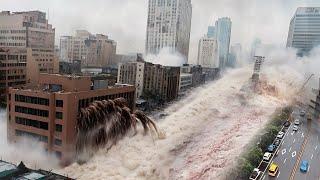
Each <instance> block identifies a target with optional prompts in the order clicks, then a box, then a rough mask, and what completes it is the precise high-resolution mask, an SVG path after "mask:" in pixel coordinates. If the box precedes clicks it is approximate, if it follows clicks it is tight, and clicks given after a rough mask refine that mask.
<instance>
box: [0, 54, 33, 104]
mask: <svg viewBox="0 0 320 180" xmlns="http://www.w3.org/2000/svg"><path fill="white" fill-rule="evenodd" d="M26 61H27V50H26V49H25V48H0V103H1V102H5V101H6V97H7V92H8V89H9V87H21V86H23V85H25V84H26V66H27V62H26Z"/></svg>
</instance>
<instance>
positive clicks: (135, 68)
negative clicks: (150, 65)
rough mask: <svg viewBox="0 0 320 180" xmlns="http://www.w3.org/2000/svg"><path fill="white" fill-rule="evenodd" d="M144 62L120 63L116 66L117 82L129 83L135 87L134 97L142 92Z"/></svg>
mask: <svg viewBox="0 0 320 180" xmlns="http://www.w3.org/2000/svg"><path fill="white" fill-rule="evenodd" d="M143 81H144V62H128V63H120V64H119V67H118V80H117V82H118V83H121V84H131V85H134V86H135V87H136V97H138V98H139V97H140V96H141V95H142V93H143Z"/></svg>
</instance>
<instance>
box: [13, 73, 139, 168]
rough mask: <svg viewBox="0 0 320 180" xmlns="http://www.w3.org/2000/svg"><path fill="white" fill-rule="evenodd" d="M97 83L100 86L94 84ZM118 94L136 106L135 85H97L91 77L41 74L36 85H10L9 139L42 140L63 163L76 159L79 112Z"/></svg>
mask: <svg viewBox="0 0 320 180" xmlns="http://www.w3.org/2000/svg"><path fill="white" fill-rule="evenodd" d="M94 87H98V88H96V89H95V88H94ZM118 97H124V98H125V99H127V101H128V103H129V106H130V108H132V109H134V108H135V88H134V86H130V85H118V86H114V87H101V86H95V85H94V84H93V82H92V81H91V78H90V77H80V76H63V75H56V74H41V76H40V78H39V85H38V87H36V88H28V87H25V88H24V89H19V88H10V89H9V95H8V104H7V109H8V123H7V124H8V127H7V128H8V131H7V133H8V140H9V141H10V142H16V141H17V140H18V139H19V138H20V137H21V136H29V137H33V138H35V139H37V140H39V141H40V142H41V143H42V144H43V146H44V147H45V149H46V150H47V151H48V152H52V153H55V154H56V155H57V157H58V158H60V159H61V162H62V164H69V163H70V162H72V160H73V159H74V152H75V139H76V132H75V125H76V120H77V116H78V112H79V110H80V109H81V108H85V107H87V106H88V105H89V104H90V103H91V102H93V101H95V100H107V99H114V98H118Z"/></svg>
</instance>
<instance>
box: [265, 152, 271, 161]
mask: <svg viewBox="0 0 320 180" xmlns="http://www.w3.org/2000/svg"><path fill="white" fill-rule="evenodd" d="M271 156H272V154H271V153H269V152H266V153H264V155H263V160H265V161H270V159H271Z"/></svg>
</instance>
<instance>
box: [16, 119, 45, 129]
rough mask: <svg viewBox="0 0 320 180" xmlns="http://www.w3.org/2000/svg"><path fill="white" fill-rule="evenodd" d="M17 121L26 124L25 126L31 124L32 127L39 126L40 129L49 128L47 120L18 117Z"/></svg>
mask: <svg viewBox="0 0 320 180" xmlns="http://www.w3.org/2000/svg"><path fill="white" fill-rule="evenodd" d="M16 123H17V124H21V125H25V126H31V127H34V128H38V129H44V130H48V123H47V122H42V121H36V120H32V119H27V118H21V117H16Z"/></svg>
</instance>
